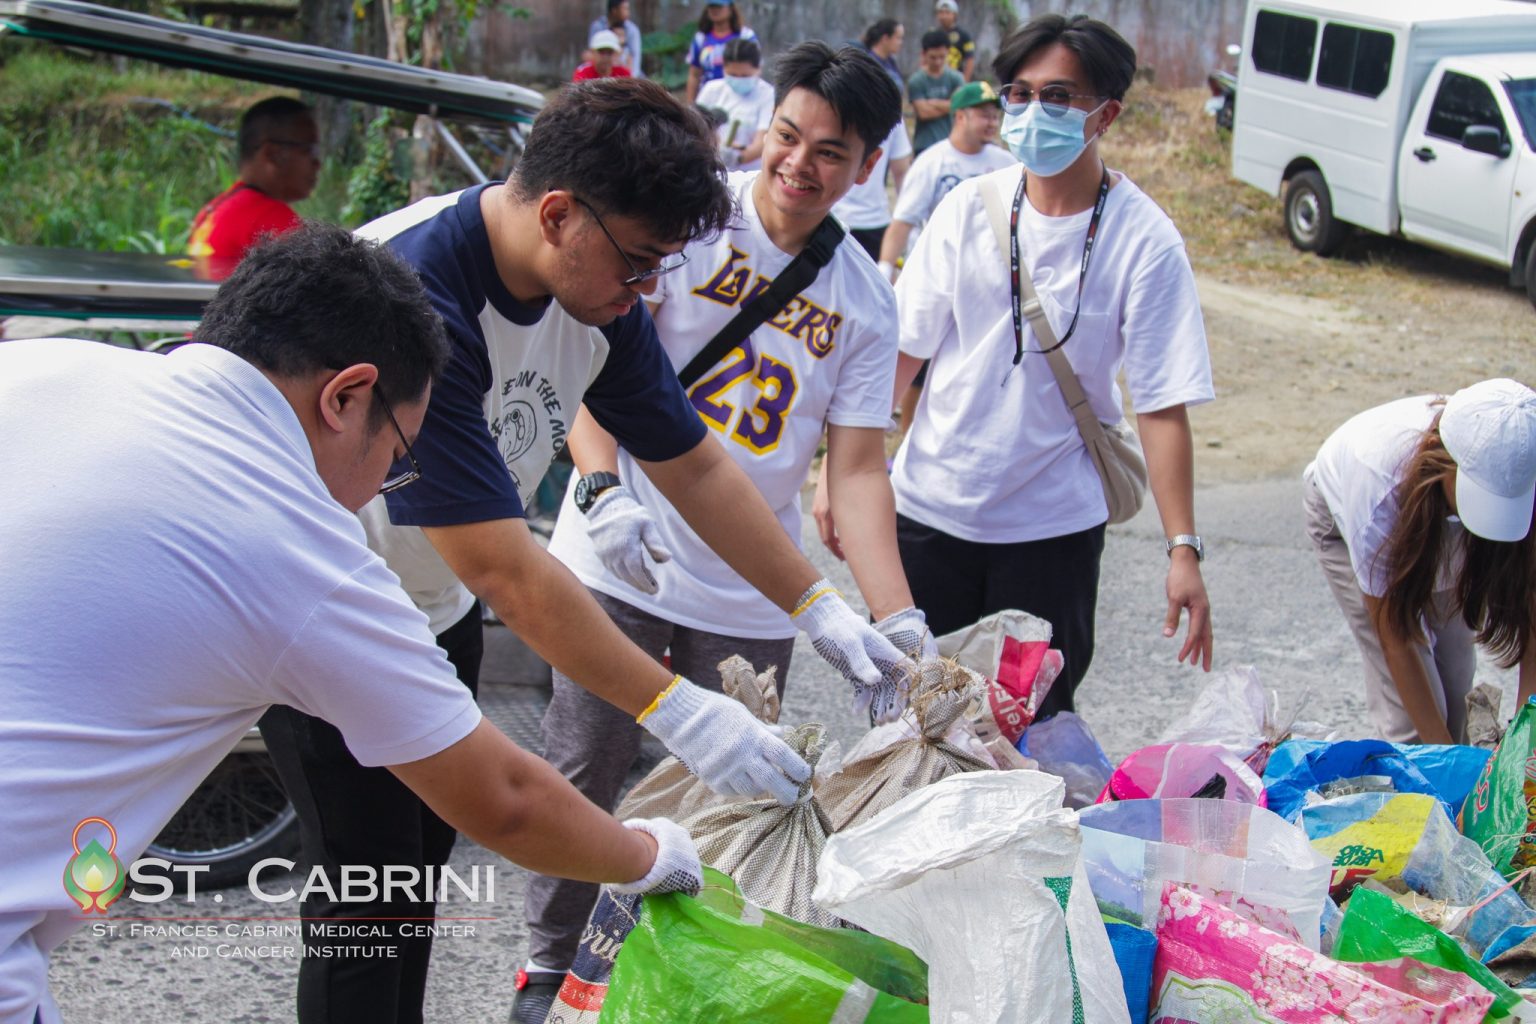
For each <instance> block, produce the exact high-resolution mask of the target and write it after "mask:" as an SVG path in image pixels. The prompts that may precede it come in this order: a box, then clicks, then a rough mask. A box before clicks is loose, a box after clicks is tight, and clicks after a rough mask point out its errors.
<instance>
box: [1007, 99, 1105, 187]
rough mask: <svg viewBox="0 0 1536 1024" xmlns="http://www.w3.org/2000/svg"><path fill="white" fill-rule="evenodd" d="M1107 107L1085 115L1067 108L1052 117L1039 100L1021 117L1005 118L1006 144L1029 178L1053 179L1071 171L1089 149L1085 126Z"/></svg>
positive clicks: (1011, 114) (1101, 106)
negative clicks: (1084, 134) (1031, 175)
mask: <svg viewBox="0 0 1536 1024" xmlns="http://www.w3.org/2000/svg"><path fill="white" fill-rule="evenodd" d="M1105 103H1108V100H1106V101H1105ZM1105 103H1100V104H1099V105H1098V106H1097V107H1094V108H1093V109H1092V110H1086V111H1085V110H1078V109H1077V108H1076V107H1067V108H1066V109H1065V110H1061V112H1060V113H1059V114H1056V115H1053V114H1051V113H1048V112H1047V110H1046V108H1045V107H1043V106H1042V105H1041V104H1040V102H1039V101H1038V100H1037V101H1035V102H1034V103H1031V104H1029V105H1028V106H1026V107H1025V108H1024V109H1023V110H1022V111H1020V112H1018V113H1012V112H1009V113H1005V114H1004V115H1003V130H1002V139H1003V144H1004V145H1006V146H1007V147H1008V151H1009V152H1010V153H1012V154H1013V155H1014V156H1016V157H1018V158H1019V162H1020V163H1022V164H1023V165H1024V167H1025V169H1026V170H1028V171H1029V173H1030V174H1033V175H1036V176H1038V177H1041V178H1053V177H1055V176H1056V175H1058V174H1060V173H1061V172H1062V171H1065V170H1066V169H1067V168H1068V167H1071V166H1072V164H1073V163H1074V162H1075V161H1076V160H1077V158H1078V157H1080V156H1082V154H1083V150H1084V149H1087V148H1088V140H1087V139H1085V138H1084V137H1083V126H1084V125H1085V124H1087V122H1088V118H1089V117H1091V116H1092V115H1094V114H1096V113H1098V112H1099V111H1100V110H1103V109H1104V106H1105ZM1057 109H1060V108H1057Z"/></svg>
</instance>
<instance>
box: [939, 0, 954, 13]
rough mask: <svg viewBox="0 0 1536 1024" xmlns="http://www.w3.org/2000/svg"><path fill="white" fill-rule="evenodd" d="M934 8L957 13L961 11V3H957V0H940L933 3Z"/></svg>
mask: <svg viewBox="0 0 1536 1024" xmlns="http://www.w3.org/2000/svg"><path fill="white" fill-rule="evenodd" d="M933 9H934V10H936V11H954V12H955V13H956V14H959V13H960V5H959V4H957V3H955V0H939V2H938V3H936V4H934V5H933Z"/></svg>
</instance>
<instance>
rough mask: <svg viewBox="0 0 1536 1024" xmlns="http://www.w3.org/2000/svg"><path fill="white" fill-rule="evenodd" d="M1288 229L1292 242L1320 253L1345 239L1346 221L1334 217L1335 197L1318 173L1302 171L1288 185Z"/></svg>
mask: <svg viewBox="0 0 1536 1024" xmlns="http://www.w3.org/2000/svg"><path fill="white" fill-rule="evenodd" d="M1285 230H1286V233H1287V234H1289V235H1290V236H1291V244H1292V245H1294V246H1295V247H1296V248H1298V249H1300V250H1301V251H1302V252H1315V253H1317V254H1318V255H1319V256H1327V255H1328V254H1329V253H1331V252H1333V251H1334V250H1335V249H1337V248H1338V247H1339V244H1340V243H1341V242H1343V241H1344V224H1343V223H1342V222H1340V221H1338V220H1335V219H1334V216H1333V199H1332V197H1331V196H1329V194H1328V186H1327V185H1326V184H1325V183H1324V182H1323V176H1322V175H1321V174H1319V173H1318V172H1316V171H1302V172H1301V173H1300V174H1298V175H1296V176H1295V177H1294V178H1292V179H1291V180H1290V183H1289V184H1288V185H1286V189H1285Z"/></svg>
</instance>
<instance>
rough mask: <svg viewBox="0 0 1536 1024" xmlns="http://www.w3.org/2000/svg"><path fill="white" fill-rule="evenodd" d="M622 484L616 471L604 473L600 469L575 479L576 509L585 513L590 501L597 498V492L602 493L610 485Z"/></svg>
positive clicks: (590, 505) (589, 506)
mask: <svg viewBox="0 0 1536 1024" xmlns="http://www.w3.org/2000/svg"><path fill="white" fill-rule="evenodd" d="M622 484H623V481H622V480H620V479H619V476H618V474H617V473H604V472H601V471H599V472H597V473H588V474H587V475H586V476H584V477H582V478H581V479H580V480H577V481H576V511H578V512H580V513H581V514H582V515H586V514H587V510H588V509H590V508H591V507H592V503H593V502H594V501H596V500H597V496H598V495H599V494H602V493H603V492H604V491H606V490H608V489H609V488H610V487H618V486H620V485H622Z"/></svg>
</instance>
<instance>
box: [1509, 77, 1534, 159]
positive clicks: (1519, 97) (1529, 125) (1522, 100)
mask: <svg viewBox="0 0 1536 1024" xmlns="http://www.w3.org/2000/svg"><path fill="white" fill-rule="evenodd" d="M1504 92H1505V94H1506V95H1508V96H1509V102H1510V105H1511V106H1513V107H1514V108H1515V117H1517V118H1519V119H1520V130H1521V131H1522V132H1524V133H1525V144H1526V145H1527V146H1530V147H1531V148H1532V149H1536V78H1517V79H1515V80H1514V81H1513V82H1505V83H1504Z"/></svg>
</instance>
